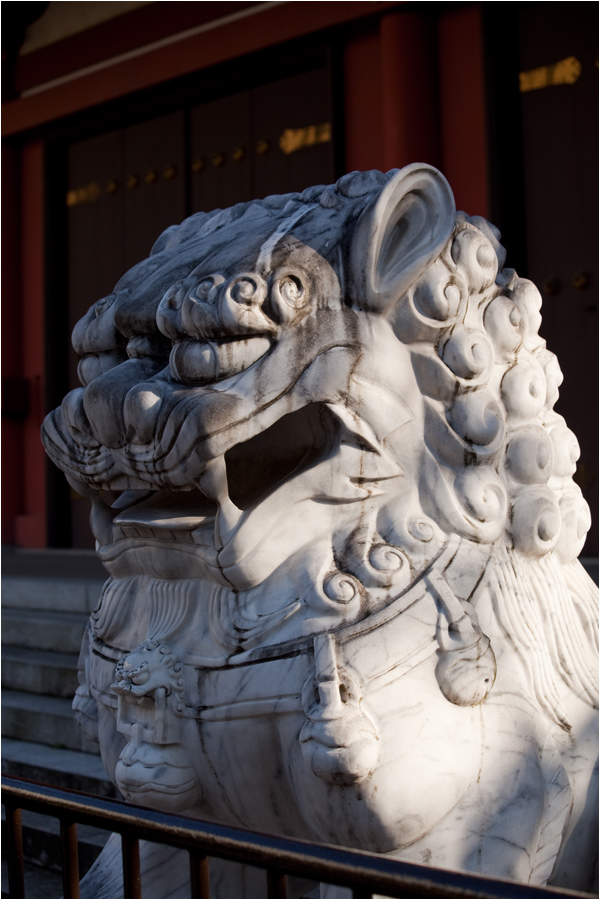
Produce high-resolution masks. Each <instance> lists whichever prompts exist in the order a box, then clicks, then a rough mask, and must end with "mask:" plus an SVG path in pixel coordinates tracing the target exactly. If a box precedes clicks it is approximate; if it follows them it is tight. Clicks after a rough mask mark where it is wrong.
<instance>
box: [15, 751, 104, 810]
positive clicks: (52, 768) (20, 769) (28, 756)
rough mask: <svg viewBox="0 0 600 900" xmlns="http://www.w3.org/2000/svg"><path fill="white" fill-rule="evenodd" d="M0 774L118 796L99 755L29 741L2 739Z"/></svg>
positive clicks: (100, 794) (102, 794)
mask: <svg viewBox="0 0 600 900" xmlns="http://www.w3.org/2000/svg"><path fill="white" fill-rule="evenodd" d="M2 773H3V774H5V775H16V776H18V777H19V778H28V779H29V780H31V781H41V782H43V783H44V784H51V785H53V786H54V787H60V788H67V789H68V790H73V791H85V792H86V793H88V794H97V795H98V796H100V797H117V796H118V797H120V796H121V795H120V793H119V792H118V791H117V789H116V788H115V786H114V785H113V783H112V782H111V781H110V779H109V777H108V775H107V774H106V769H105V768H104V765H103V764H102V760H101V759H100V757H99V756H97V755H93V754H91V753H82V752H80V751H77V750H66V749H59V748H57V747H48V746H47V745H45V744H35V743H32V742H29V741H15V740H12V739H10V738H8V739H7V738H4V740H3V741H2Z"/></svg>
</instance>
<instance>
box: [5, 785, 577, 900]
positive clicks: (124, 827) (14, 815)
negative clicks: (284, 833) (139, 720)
mask: <svg viewBox="0 0 600 900" xmlns="http://www.w3.org/2000/svg"><path fill="white" fill-rule="evenodd" d="M2 803H3V804H4V806H5V808H6V821H7V827H8V873H9V895H8V896H9V897H11V898H17V897H18V898H24V897H25V896H26V895H25V885H24V866H23V832H22V821H21V810H30V811H33V812H38V813H43V814H45V815H50V816H54V817H56V818H58V819H59V820H60V833H61V846H62V871H63V889H64V896H65V897H67V898H74V897H79V867H78V860H77V824H78V823H79V824H82V825H91V826H95V827H96V828H102V829H106V830H107V831H111V832H117V833H118V834H120V835H121V843H122V857H123V885H124V894H123V896H124V897H131V898H134V897H141V896H142V879H141V873H140V855H139V841H140V840H147V841H154V842H155V843H160V844H167V845H169V846H172V847H177V848H180V849H183V850H187V851H188V854H189V860H190V897H191V898H196V897H210V885H209V858H210V857H218V858H220V859H227V860H233V861H235V862H239V863H246V864H247V865H251V866H257V867H259V868H262V869H265V870H266V872H267V885H268V887H267V897H287V896H288V893H287V876H288V875H295V876H298V877H301V878H309V879H313V880H314V881H318V882H326V883H329V884H339V885H341V886H343V887H347V888H350V889H351V890H352V892H353V896H354V897H372V895H373V894H374V893H377V894H384V895H388V896H392V897H407V898H420V897H429V898H446V897H464V898H470V897H511V898H518V900H525V898H530V897H531V898H534V897H585V898H588V897H590V896H591V895H589V894H583V893H580V892H577V891H567V890H564V889H556V888H542V887H533V886H530V885H523V884H518V883H516V882H513V881H508V880H504V879H496V878H488V877H485V876H480V875H474V874H470V873H466V872H451V871H448V870H444V869H435V868H432V867H429V866H422V865H417V864H416V863H409V862H403V861H402V860H397V859H389V858H387V857H383V856H377V855H376V854H374V853H366V852H363V851H356V850H344V849H342V848H340V847H333V846H330V845H323V844H311V843H309V842H308V841H297V840H290V839H288V838H281V837H275V836H273V835H267V834H256V833H255V832H252V831H246V830H244V829H241V828H228V827H226V826H222V825H214V824H211V823H207V822H200V821H197V820H195V819H188V818H185V817H184V816H176V815H172V814H168V813H161V812H157V811H156V810H152V809H146V808H145V807H141V806H134V805H133V804H130V803H124V802H122V801H119V800H108V799H105V798H104V797H95V796H92V795H91V794H83V793H80V792H79V791H67V790H61V789H59V788H54V787H50V786H47V785H41V784H37V783H34V782H30V781H26V780H24V779H20V778H14V777H9V776H2Z"/></svg>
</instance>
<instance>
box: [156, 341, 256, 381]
mask: <svg viewBox="0 0 600 900" xmlns="http://www.w3.org/2000/svg"><path fill="white" fill-rule="evenodd" d="M270 348H271V338H270V337H268V336H267V335H264V334H259V335H244V336H242V337H240V336H238V335H236V336H235V337H233V338H231V337H229V338H221V339H219V340H213V341H194V340H189V341H179V342H178V343H176V344H175V346H174V347H173V349H172V351H171V356H170V359H169V366H170V369H171V374H172V375H173V377H174V378H176V379H177V381H180V382H182V383H183V384H190V385H202V384H210V383H212V382H214V381H220V380H222V379H223V378H229V377H230V376H232V375H238V374H239V373H240V372H243V371H244V370H245V369H247V368H249V367H250V366H251V365H253V364H254V363H255V362H257V361H258V360H259V359H260V358H261V357H262V356H264V355H265V353H267V352H268V351H269V350H270Z"/></svg>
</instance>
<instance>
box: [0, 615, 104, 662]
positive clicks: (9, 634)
mask: <svg viewBox="0 0 600 900" xmlns="http://www.w3.org/2000/svg"><path fill="white" fill-rule="evenodd" d="M88 618H89V617H88V614H87V613H85V612H83V613H82V612H56V611H53V612H51V611H50V610H48V611H46V610H38V609H14V608H12V607H8V608H6V607H5V608H4V609H3V610H2V644H3V645H8V646H13V647H27V648H29V649H31V650H53V651H59V652H62V653H79V649H80V647H81V639H82V637H83V633H84V631H85V626H86V623H87V621H88Z"/></svg>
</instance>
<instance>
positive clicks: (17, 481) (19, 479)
mask: <svg viewBox="0 0 600 900" xmlns="http://www.w3.org/2000/svg"><path fill="white" fill-rule="evenodd" d="M2 175H3V178H2V412H3V415H2V543H4V544H14V543H15V516H17V515H18V513H19V512H21V509H22V506H23V466H22V461H23V448H22V440H21V439H22V430H23V426H22V423H21V421H20V420H19V418H18V417H17V416H18V411H17V410H15V408H14V406H15V404H14V402H11V401H14V393H15V390H16V391H18V390H19V389H20V388H23V387H25V385H22V383H21V378H22V376H23V372H22V366H21V363H22V360H21V303H20V297H21V271H20V263H19V260H20V222H21V197H20V191H19V185H20V153H19V150H18V149H17V148H15V147H11V146H3V147H2ZM11 393H12V395H13V396H12V397H11V396H10V395H11ZM21 393H24V392H23V391H21ZM20 399H21V398H20ZM23 399H24V398H23ZM11 406H12V407H13V408H12V409H11Z"/></svg>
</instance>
